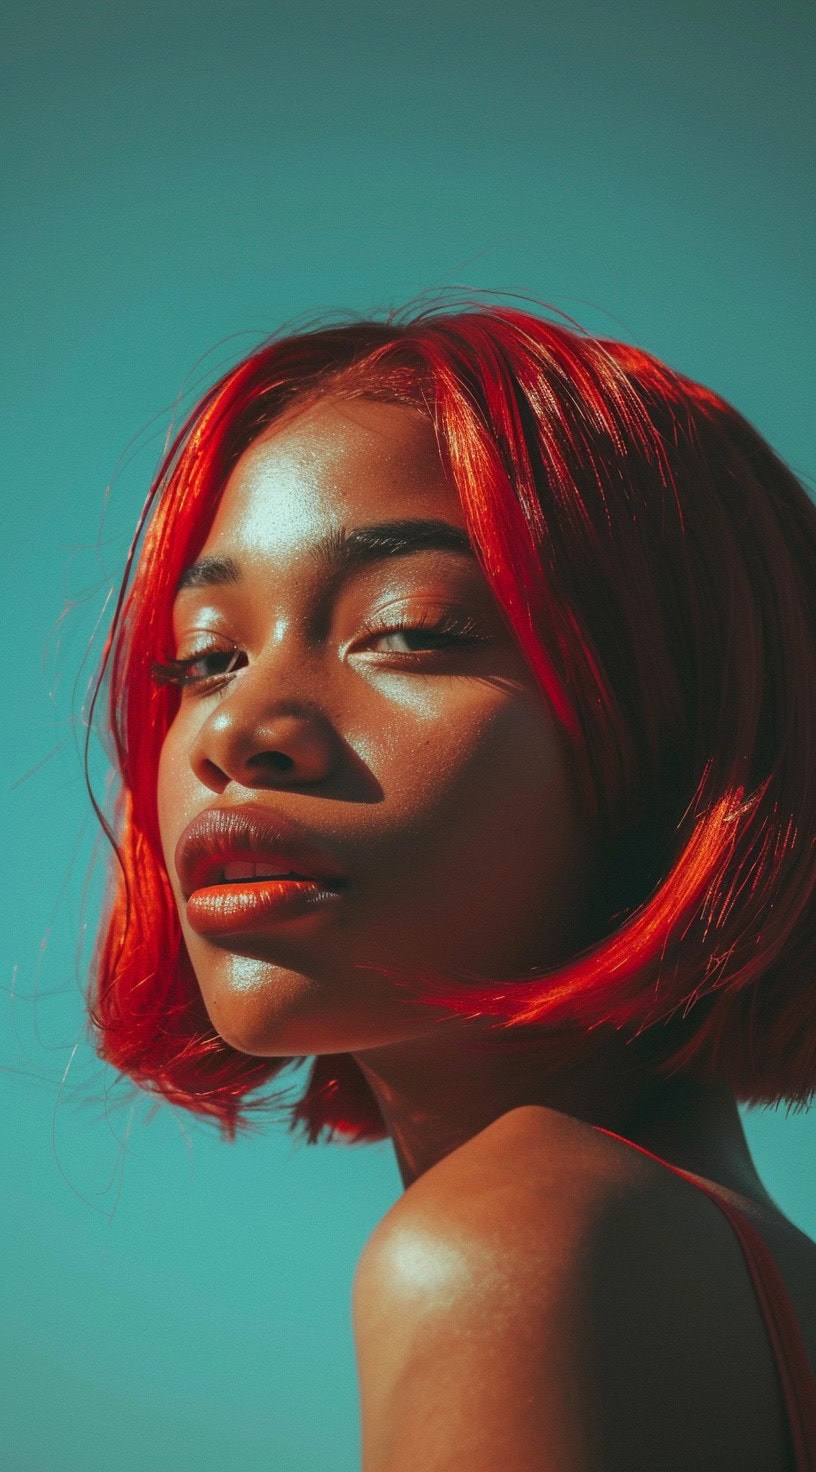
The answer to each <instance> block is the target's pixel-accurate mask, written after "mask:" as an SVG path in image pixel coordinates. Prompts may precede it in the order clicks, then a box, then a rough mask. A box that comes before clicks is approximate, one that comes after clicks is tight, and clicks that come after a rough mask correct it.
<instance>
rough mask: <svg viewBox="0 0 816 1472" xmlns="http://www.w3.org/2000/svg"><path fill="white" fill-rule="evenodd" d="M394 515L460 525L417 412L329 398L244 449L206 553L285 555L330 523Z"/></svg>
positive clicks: (453, 496) (428, 427)
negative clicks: (440, 519) (227, 549)
mask: <svg viewBox="0 0 816 1472" xmlns="http://www.w3.org/2000/svg"><path fill="white" fill-rule="evenodd" d="M394 515H398V516H411V515H426V516H430V515H434V516H444V518H445V519H446V520H448V521H451V522H453V523H455V524H456V525H457V526H464V524H465V521H464V514H463V512H462V508H461V505H460V502H459V497H458V494H457V492H456V489H455V487H454V486H453V485H452V484H451V483H450V482H449V481H448V479H447V477H446V476H445V473H444V471H443V469H442V465H441V463H440V460H439V454H438V450H437V444H436V436H435V433H434V429H433V426H432V424H431V422H430V420H429V419H428V418H427V417H426V416H425V415H424V414H422V413H421V412H420V411H419V410H416V409H412V408H408V407H404V406H403V405H399V404H383V403H379V402H374V401H372V400H368V399H353V400H343V399H337V398H329V397H327V398H325V399H321V400H319V401H318V402H317V403H316V404H312V405H310V406H309V407H308V408H302V409H300V410H297V411H294V412H292V413H290V414H288V415H286V416H283V417H282V418H281V419H280V420H277V421H276V422H275V423H274V424H273V425H271V426H270V427H269V429H267V430H266V431H265V432H264V433H263V434H262V435H260V436H259V437H258V438H257V439H256V440H254V441H253V443H252V444H251V445H250V446H249V447H248V449H246V450H245V451H244V453H243V454H242V456H241V458H240V459H239V460H238V462H237V464H236V465H235V467H234V469H233V471H232V473H231V474H230V476H229V478H228V480H227V483H226V486H225V488H224V492H223V495H222V497H221V501H220V503H219V507H218V511H217V513H216V516H215V520H214V522H213V524H212V527H211V529H210V534H209V536H208V538H207V541H206V543H205V546H204V549H203V551H204V552H205V553H208V552H211V551H212V550H213V548H215V547H218V548H219V550H224V548H225V545H226V544H229V547H230V549H232V550H234V551H236V552H241V550H243V551H244V553H245V555H246V554H251V553H255V554H268V555H276V554H278V555H282V554H284V553H285V552H286V551H287V550H289V551H294V550H295V549H296V547H297V546H298V545H302V544H304V543H309V542H312V541H317V539H318V538H319V537H320V536H323V535H325V533H326V532H327V531H328V530H331V529H333V528H336V527H340V526H353V525H354V524H356V523H360V524H363V523H370V522H376V521H378V520H386V519H388V518H391V517H393V516H394Z"/></svg>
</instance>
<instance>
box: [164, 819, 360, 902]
mask: <svg viewBox="0 0 816 1472" xmlns="http://www.w3.org/2000/svg"><path fill="white" fill-rule="evenodd" d="M174 859H175V866H176V873H177V874H178V877H179V881H180V883H181V889H182V893H183V895H184V898H185V900H189V898H190V896H191V895H193V894H195V892H196V890H200V889H209V888H211V887H212V886H221V885H232V886H235V885H237V884H240V885H241V886H242V887H246V886H247V885H252V884H255V883H258V884H260V883H263V882H264V881H265V880H269V879H270V878H272V876H277V877H280V876H290V875H296V876H297V877H298V879H300V880H312V881H319V882H320V884H321V885H322V886H323V887H324V888H326V889H335V890H339V889H342V888H343V887H344V884H345V877H344V875H343V874H342V873H341V872H340V870H339V868H338V867H337V864H336V863H335V862H334V860H333V859H332V858H331V856H330V855H329V854H327V853H325V852H324V851H322V850H320V849H319V848H318V847H317V846H316V845H315V844H314V843H313V842H312V841H311V839H310V838H308V837H307V835H306V834H305V833H304V831H303V829H302V828H301V827H300V826H299V825H297V824H295V823H293V822H292V820H291V819H289V818H284V817H282V816H281V814H280V813H275V812H272V811H270V810H268V809H264V808H259V807H254V806H253V807H250V806H246V807H232V808H208V809H207V810H206V811H205V812H203V813H199V814H198V816H197V817H195V818H194V819H193V821H192V822H191V823H189V824H188V825H187V827H186V828H185V829H184V832H183V833H182V835H181V837H180V838H179V841H178V843H177V844H176V851H175V855H174ZM294 882H295V881H294V880H293V881H292V883H294Z"/></svg>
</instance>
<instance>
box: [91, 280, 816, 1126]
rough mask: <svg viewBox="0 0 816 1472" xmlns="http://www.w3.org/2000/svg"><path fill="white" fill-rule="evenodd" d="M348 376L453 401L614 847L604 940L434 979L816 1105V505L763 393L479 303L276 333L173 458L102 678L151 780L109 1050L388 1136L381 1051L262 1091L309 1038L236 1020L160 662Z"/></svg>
mask: <svg viewBox="0 0 816 1472" xmlns="http://www.w3.org/2000/svg"><path fill="white" fill-rule="evenodd" d="M325 392H332V393H341V394H351V395H354V394H362V395H365V396H369V397H371V396H374V397H384V398H386V399H389V400H392V401H395V402H405V403H413V404H418V405H420V406H421V407H422V408H423V409H424V410H425V412H427V413H428V415H429V416H430V417H431V418H432V420H433V423H434V425H435V428H436V433H437V438H438V443H439V448H440V454H441V456H442V460H443V463H444V465H445V468H446V470H447V472H448V474H449V475H450V477H451V478H452V480H453V482H454V484H455V485H456V487H457V489H458V492H459V495H460V498H461V502H462V506H463V510H464V513H465V517H466V523H467V528H468V531H469V534H470V537H471V540H472V541H473V544H474V546H475V547H476V549H477V555H478V556H479V560H480V563H481V565H482V568H483V571H484V574H485V577H486V578H487V580H488V582H489V584H490V586H491V588H492V590H493V593H494V595H495V598H496V599H497V601H498V603H499V604H500V605H501V607H502V608H503V610H504V612H505V614H506V616H507V618H508V620H509V622H510V625H511V627H512V629H513V631H514V633H515V636H516V639H517V641H518V644H519V646H520V647H521V649H522V651H523V653H524V655H525V656H526V659H527V660H528V662H529V665H530V667H531V669H532V671H533V672H534V674H535V675H536V677H537V678H538V680H539V681H540V684H541V687H542V689H543V691H544V692H545V694H546V696H547V698H548V701H549V703H550V705H551V707H552V710H553V712H554V714H555V716H556V718H557V720H558V721H559V722H560V724H561V727H562V729H563V732H564V736H565V740H566V746H567V751H568V756H569V760H570V763H571V770H572V773H573V776H574V781H575V787H576V793H577V795H578V801H579V802H580V804H581V805H582V809H583V812H584V814H585V815H586V817H587V818H588V819H589V821H590V822H591V823H592V824H593V825H594V829H595V831H596V833H597V834H598V835H599V839H600V845H599V853H600V854H601V859H600V860H599V865H598V875H597V880H596V890H595V892H594V898H593V905H592V917H593V918H592V924H591V926H590V928H589V930H588V931H587V934H586V937H585V944H584V945H583V947H582V948H581V950H580V953H579V954H577V955H575V956H574V957H573V958H572V959H571V960H570V961H569V962H568V963H567V964H565V965H562V966H560V967H559V968H558V969H556V970H551V971H549V972H547V973H544V974H539V975H535V976H533V977H532V978H531V976H530V974H529V973H528V974H527V975H525V976H524V977H522V978H519V979H518V980H516V981H511V982H508V981H507V980H504V981H503V982H502V983H501V985H499V984H498V983H497V982H491V980H490V978H486V977H474V976H472V975H469V976H467V977H464V978H463V977H456V978H451V977H441V978H438V977H437V978H429V977H424V978H422V982H421V987H420V988H419V990H420V994H421V996H420V999H422V998H424V999H425V1000H427V1001H428V1002H432V1003H433V1004H434V1005H436V1006H439V1005H442V1006H444V1007H445V1008H446V1009H447V1012H448V1014H449V1015H451V1016H456V1015H459V1014H462V1015H465V1016H467V1017H469V1018H471V1019H479V1020H480V1021H481V1023H482V1024H483V1025H484V1026H486V1027H487V1028H488V1030H490V1031H491V1032H492V1033H496V1032H501V1033H503V1034H505V1035H506V1036H505V1041H510V1040H511V1039H512V1040H517V1041H518V1043H519V1045H521V1044H522V1043H526V1042H529V1041H530V1040H533V1041H534V1040H535V1039H536V1038H538V1039H540V1040H541V1045H542V1047H544V1046H545V1040H546V1038H547V1037H549V1038H550V1039H552V1038H553V1037H559V1036H563V1037H564V1038H565V1039H566V1038H568V1037H569V1036H570V1035H572V1036H573V1037H575V1036H578V1037H583V1038H587V1037H588V1035H589V1034H590V1033H593V1032H595V1031H596V1030H597V1029H601V1030H603V1029H615V1030H617V1031H619V1032H621V1033H622V1034H623V1035H624V1037H625V1038H626V1039H627V1040H632V1041H634V1040H635V1039H638V1040H639V1043H640V1044H646V1046H647V1048H648V1056H649V1059H650V1061H651V1063H652V1064H653V1066H654V1068H655V1070H656V1071H658V1072H663V1073H669V1072H685V1073H695V1074H696V1075H697V1076H701V1077H703V1078H706V1079H708V1080H711V1081H720V1082H724V1083H726V1084H727V1085H728V1086H729V1087H730V1088H731V1089H732V1090H733V1091H734V1093H735V1096H736V1097H737V1098H738V1099H740V1100H742V1101H744V1102H748V1103H753V1104H757V1103H777V1102H780V1101H781V1100H784V1099H786V1100H789V1101H790V1102H791V1103H792V1104H793V1105H794V1106H796V1107H804V1106H806V1105H807V1104H808V1103H809V1102H810V1100H811V1098H812V1096H813V1094H814V1092H816V984H815V983H816V976H815V975H814V970H815V969H816V968H815V967H814V962H815V961H816V924H814V910H813V901H814V880H815V878H816V872H815V866H814V839H813V835H814V832H816V728H815V725H814V722H815V720H816V637H815V636H816V507H815V506H814V504H813V503H812V501H811V500H810V499H809V497H808V495H807V494H806V492H805V490H804V489H803V487H802V486H801V485H800V484H799V482H798V481H797V480H796V478H795V477H794V476H793V474H792V473H791V472H790V471H789V470H788V469H787V468H786V466H785V465H784V464H783V463H782V462H781V460H780V459H779V458H778V457H777V456H776V455H775V454H774V452H773V451H772V450H771V449H770V447H769V446H768V445H767V444H766V443H765V441H764V440H763V439H762V438H761V437H760V436H759V435H758V434H757V432H756V431H755V430H754V429H753V428H752V427H751V425H750V424H748V423H747V421H746V420H745V419H743V418H742V416H741V415H740V414H738V413H737V412H736V410H734V409H733V408H732V407H731V406H730V405H729V404H727V403H726V402H725V401H724V400H723V399H721V398H719V397H718V396H717V395H716V394H714V393H712V392H710V391H709V390H708V389H706V388H703V387H701V386H700V385H699V384H697V383H694V382H692V381H691V380H689V379H688V378H685V377H683V376H682V375H680V374H679V373H675V372H673V371H672V370H671V369H669V368H667V367H666V366H665V365H663V364H662V363H660V362H659V361H657V360H656V359H655V358H653V357H651V356H650V355H649V354H647V353H644V352H641V351H640V350H639V349H637V348H633V347H628V346H625V345H623V344H621V343H618V342H612V341H606V340H600V339H597V338H593V337H590V336H587V335H584V334H582V333H581V332H580V331H577V330H572V329H570V328H568V327H565V326H562V325H561V324H560V323H555V322H552V321H547V320H544V319H542V318H539V317H536V316H533V315H530V314H529V313H526V312H522V311H519V310H517V309H513V308H508V307H494V306H488V307H484V306H473V305H471V304H468V305H466V307H465V308H464V310H459V311H456V312H452V311H449V310H448V311H444V310H441V309H431V310H430V311H425V312H421V313H420V314H419V315H417V316H415V317H412V318H410V319H408V320H403V321H400V320H399V319H397V318H394V319H392V320H389V321H387V322H373V321H354V322H349V323H346V324H341V325H339V326H328V327H324V328H320V329H317V330H311V331H307V332H301V333H298V334H294V335H290V336H287V337H284V338H282V339H279V340H277V341H272V342H270V343H268V344H267V345H265V346H264V347H262V348H261V349H260V350H258V351H256V352H254V353H252V354H251V355H250V356H249V357H247V358H246V359H245V360H244V361H243V362H241V363H239V364H238V366H237V367H235V368H233V369H231V370H230V371H229V372H228V373H227V374H225V375H224V376H223V377H222V378H221V379H220V381H219V382H218V383H216V384H215V385H214V387H212V388H211V389H210V390H209V391H208V392H207V393H206V394H205V396H204V398H203V399H202V400H201V402H200V403H199V404H198V406H197V407H196V408H195V410H194V411H193V413H192V414H191V415H190V417H189V419H188V421H187V422H186V424H185V425H184V426H183V428H182V429H181V431H180V432H179V434H178V435H177V437H176V439H175V442H174V443H173V445H172V446H171V448H170V450H169V452H168V453H167V455H166V457H165V460H164V463H163V464H162V466H161V468H160V470H159V473H158V475H157V477H156V480H155V483H154V485H153V487H152V489H151V491H150V494H149V497H148V500H147V504H146V506H145V509H144V512H143V515H142V518H141V521H140V524H139V528H138V531H137V538H136V541H134V545H133V548H132V549H131V553H130V556H129V558H128V564H127V568H126V573H125V579H124V581H123V585H122V591H121V593H120V597H119V602H118V605H117V609H116V613H115V616H114V622H113V627H112V629H111V632H110V635H109V638H108V642H107V645H106V648H105V655H104V659H103V666H102V675H101V677H100V678H103V677H104V679H105V680H106V681H107V682H108V685H109V692H108V710H109V718H110V725H111V728H112V733H113V740H114V745H115V755H116V762H117V766H118V773H119V779H120V787H119V796H118V800H117V809H116V815H115V819H114V824H113V834H112V836H113V837H114V840H115V847H116V852H117V863H116V865H115V866H114V868H113V870H112V874H111V883H110V889H109V896H108V901H107V905H106V912H105V917H104V920H103V925H102V929H101V933H100V938H99V943H98V947H97V953H96V957H95V964H94V971H93V980H92V987H91V995H90V997H89V1004H90V1015H91V1019H92V1022H93V1025H94V1027H95V1029H96V1031H97V1047H98V1051H99V1053H100V1056H101V1057H102V1058H104V1059H105V1060H107V1061H108V1062H109V1063H111V1064H112V1065H113V1066H114V1067H116V1068H117V1069H118V1070H120V1071H121V1072H122V1073H125V1074H127V1075H129V1076H130V1077H131V1078H132V1079H133V1080H135V1081H136V1083H138V1084H139V1085H141V1086H142V1087H143V1088H145V1089H147V1090H150V1091H153V1092H154V1093H157V1094H159V1095H161V1096H164V1097H165V1098H167V1099H168V1100H170V1101H172V1102H173V1103H175V1104H177V1105H181V1106H183V1107H184V1108H186V1109H189V1110H193V1111H195V1112H196V1113H198V1114H201V1115H205V1116H210V1117H211V1118H213V1119H214V1120H216V1121H217V1122H218V1123H219V1124H220V1126H221V1128H222V1130H223V1131H224V1133H225V1134H226V1135H227V1136H228V1137H230V1138H232V1137H233V1136H234V1134H235V1131H236V1129H238V1128H246V1127H247V1126H248V1124H249V1115H250V1112H251V1111H257V1110H260V1109H264V1110H267V1111H268V1110H269V1109H270V1107H272V1108H278V1109H279V1110H282V1111H283V1112H284V1113H285V1115H286V1116H287V1117H288V1119H289V1122H290V1124H291V1125H299V1126H301V1127H304V1128H305V1131H306V1134H307V1136H308V1138H309V1139H310V1140H316V1139H317V1138H318V1137H319V1136H320V1134H321V1132H323V1131H328V1133H329V1136H330V1137H331V1136H332V1135H335V1134H337V1135H339V1136H340V1137H341V1138H344V1139H347V1140H367V1139H368V1140H370V1139H378V1138H381V1137H382V1136H383V1135H384V1134H385V1129H384V1126H383V1122H382V1119H381V1116H380V1114H379V1111H378V1109H377V1106H376V1104H375V1101H374V1098H373V1096H372V1094H371V1092H370V1090H369V1088H368V1085H367V1083H366V1081H365V1079H364V1076H363V1074H362V1073H361V1071H360V1069H359V1068H358V1067H357V1065H356V1063H355V1061H354V1059H353V1058H352V1057H351V1055H347V1054H345V1055H323V1056H320V1057H317V1058H316V1059H315V1060H314V1062H313V1064H312V1066H311V1071H310V1074H309V1077H308V1082H307V1084H306V1088H305V1092H303V1094H302V1096H301V1097H300V1098H299V1099H298V1100H296V1101H295V1102H294V1103H293V1104H291V1103H286V1104H281V1099H282V1094H281V1092H280V1091H278V1092H277V1093H276V1094H273V1095H272V1096H271V1097H270V1096H269V1095H266V1096H259V1095H258V1094H257V1090H258V1089H259V1087H260V1086H261V1085H263V1084H264V1083H266V1082H267V1081H268V1080H269V1079H271V1078H272V1077H273V1076H274V1075H275V1074H277V1073H278V1072H280V1071H281V1069H283V1068H285V1067H286V1066H287V1065H291V1064H292V1063H300V1062H303V1061H304V1060H302V1059H294V1060H293V1059H290V1058H284V1059H275V1058H271V1059H270V1058H254V1057H250V1056H247V1055H246V1054H244V1053H240V1052H238V1051H237V1050H235V1049H233V1048H232V1047H230V1046H229V1045H228V1044H227V1043H225V1042H224V1041H223V1040H222V1039H221V1038H220V1037H218V1035H217V1034H216V1033H215V1032H214V1031H213V1028H212V1026H211V1024H210V1023H209V1020H208V1017H207V1015H206V1012H205V1010H204V1006H203V1002H202V999H201V994H200V992H199V989H198V985H197V983H196V979H195V976H194V974H193V971H192V967H191V965H190V961H189V958H188V956H187V953H186V949H185V946H184V943H183V940H182V936H181V931H180V926H179V921H178V916H177V912H176V906H175V902H174V899H173V896H172V893H171V890H170V886H169V882H168V878H167V874H166V871H165V867H164V860H163V857H162V850H161V844H160V839H159V830H158V820H157V808H156V774H157V767H158V759H159V752H160V749H161V745H162V741H163V738H164V735H165V733H166V731H167V728H168V725H169V723H170V721H171V719H172V717H173V714H174V709H175V701H176V700H177V698H178V697H177V693H176V692H175V691H173V690H172V689H170V688H168V687H167V686H163V685H157V684H156V683H155V682H154V681H153V679H152V678H151V664H152V661H153V660H154V659H156V658H160V657H162V656H165V655H166V653H167V650H168V647H169V642H170V626H171V625H170V620H171V608H172V602H173V595H174V589H175V586H176V583H177V580H178V578H179V576H180V574H181V572H182V570H183V569H184V567H185V566H187V564H188V563H189V562H191V561H192V560H194V558H195V556H196V555H197V552H198V551H199V549H200V547H201V545H202V544H203V542H204V540H205V537H206V535H207V532H208V529H209V526H210V524H211V522H212V519H213V516H214V513H215V509H216V506H217V503H218V500H219V496H220V494H221V492H222V490H223V487H224V484H225V480H226V477H227V475H228V474H229V471H230V469H231V467H232V465H233V464H234V463H235V461H236V459H237V458H238V456H239V455H240V454H241V453H242V451H243V450H244V449H245V448H246V447H247V445H248V444H249V443H250V442H251V441H252V440H253V439H254V438H255V436H256V435H257V434H258V433H259V432H260V431H261V429H262V428H264V427H265V426H266V425H268V424H269V423H270V422H271V421H272V420H274V419H275V418H276V416H278V415H279V414H280V413H281V412H282V411H283V410H284V409H285V408H286V407H287V406H289V405H291V404H293V403H294V402H297V401H299V400H306V399H308V398H309V397H311V396H313V395H317V396H319V395H320V394H322V393H325ZM145 527H146V528H147V530H146V533H145V534H144V538H143V544H142V545H141V550H140V551H139V552H138V554H137V551H136V548H137V546H138V544H139V543H140V541H141V538H142V533H143V531H144V528H145ZM132 571H133V572H134V575H133V577H132V582H131V580H130V574H131V572H132ZM129 584H130V586H128V585H129ZM409 984H411V983H410V982H409ZM413 984H414V985H417V984H418V983H417V979H416V978H414V979H413ZM250 1096H252V1097H250Z"/></svg>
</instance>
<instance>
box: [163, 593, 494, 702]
mask: <svg viewBox="0 0 816 1472" xmlns="http://www.w3.org/2000/svg"><path fill="white" fill-rule="evenodd" d="M423 629H424V630H425V632H426V634H427V635H428V636H429V637H433V638H446V639H448V640H449V642H450V643H451V644H477V643H482V642H484V641H485V640H486V639H487V638H489V635H487V634H483V633H480V631H479V625H478V624H477V623H476V621H475V620H474V619H472V618H471V617H470V615H469V614H461V613H456V612H454V611H453V610H450V611H448V612H447V613H444V614H442V616H441V617H440V618H438V619H436V620H435V621H434V620H432V619H431V617H430V616H426V615H424V614H423V615H421V616H420V617H419V618H417V619H409V618H405V619H400V618H399V617H398V616H397V617H395V618H394V619H389V620H383V621H382V622H380V623H377V622H376V621H375V620H371V621H370V622H368V621H366V622H364V623H363V630H364V632H365V633H366V634H367V635H368V637H369V638H374V637H376V636H377V635H381V634H400V633H407V632H411V633H413V632H417V631H420V630H423ZM386 652H387V653H389V654H390V656H391V657H392V658H396V659H399V660H401V661H403V662H405V663H421V662H422V663H424V661H425V660H426V659H427V657H428V654H429V653H430V654H433V653H434V652H435V653H444V652H445V649H444V647H443V648H442V649H441V650H436V651H434V650H418V649H411V650H400V651H394V650H389V651H386ZM240 653H241V651H240V650H239V648H238V645H237V644H232V645H230V647H229V648H228V649H219V648H216V647H210V648H203V649H199V650H197V651H196V653H195V654H189V655H186V656H183V657H182V658H181V659H169V660H167V661H166V662H165V663H161V662H159V661H156V662H154V664H153V665H152V667H151V673H152V676H153V679H154V680H155V682H156V684H158V685H176V686H179V687H180V688H181V689H194V690H195V691H196V693H197V694H201V695H203V694H207V693H208V692H209V691H211V690H215V689H217V688H218V687H219V686H220V685H222V684H223V683H224V681H225V680H228V679H231V678H232V676H233V675H234V674H235V673H236V666H235V660H236V659H237V658H238V656H239V655H240ZM218 657H221V658H224V659H228V660H229V664H228V667H227V668H226V669H225V670H219V671H218V672H217V673H212V674H209V675H194V674H193V673H192V671H193V669H194V668H195V666H196V665H197V664H199V663H200V662H201V661H202V660H205V659H212V658H218Z"/></svg>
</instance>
